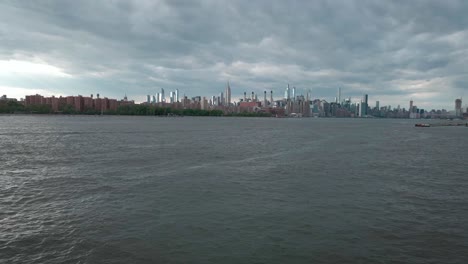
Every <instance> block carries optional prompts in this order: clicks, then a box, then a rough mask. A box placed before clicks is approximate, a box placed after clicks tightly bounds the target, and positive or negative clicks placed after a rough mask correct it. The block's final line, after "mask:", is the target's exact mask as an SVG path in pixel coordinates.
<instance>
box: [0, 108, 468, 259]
mask: <svg viewBox="0 0 468 264" xmlns="http://www.w3.org/2000/svg"><path fill="white" fill-rule="evenodd" d="M467 150H468V128H465V127H433V128H416V127H414V121H410V120H374V119H373V120H363V119H312V118H309V119H307V118H304V119H275V118H215V117H198V118H196V117H183V118H161V117H119V116H0V263H468V170H467V169H468V159H467Z"/></svg>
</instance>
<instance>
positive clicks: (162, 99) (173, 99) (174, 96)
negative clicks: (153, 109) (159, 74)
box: [146, 88, 179, 104]
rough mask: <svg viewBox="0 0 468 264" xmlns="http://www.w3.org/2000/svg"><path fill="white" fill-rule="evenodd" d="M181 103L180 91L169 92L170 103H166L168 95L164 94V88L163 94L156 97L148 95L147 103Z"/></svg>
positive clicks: (160, 93) (162, 89)
mask: <svg viewBox="0 0 468 264" xmlns="http://www.w3.org/2000/svg"><path fill="white" fill-rule="evenodd" d="M178 102H179V89H175V91H171V92H169V101H166V95H165V93H164V88H161V92H159V93H156V95H153V96H151V95H147V96H146V103H147V104H158V103H171V104H172V103H178Z"/></svg>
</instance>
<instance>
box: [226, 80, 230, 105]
mask: <svg viewBox="0 0 468 264" xmlns="http://www.w3.org/2000/svg"><path fill="white" fill-rule="evenodd" d="M225 105H226V106H229V105H231V86H230V85H229V82H228V83H227V87H226V102H225Z"/></svg>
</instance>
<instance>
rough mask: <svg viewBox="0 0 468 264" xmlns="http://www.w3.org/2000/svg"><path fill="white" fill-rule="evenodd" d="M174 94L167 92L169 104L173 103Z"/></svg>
mask: <svg viewBox="0 0 468 264" xmlns="http://www.w3.org/2000/svg"><path fill="white" fill-rule="evenodd" d="M174 97H175V96H174V92H169V102H170V103H171V104H172V103H174Z"/></svg>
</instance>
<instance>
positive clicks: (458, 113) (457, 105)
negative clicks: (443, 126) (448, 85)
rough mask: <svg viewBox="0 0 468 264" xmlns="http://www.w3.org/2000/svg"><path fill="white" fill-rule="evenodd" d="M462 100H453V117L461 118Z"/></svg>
mask: <svg viewBox="0 0 468 264" xmlns="http://www.w3.org/2000/svg"><path fill="white" fill-rule="evenodd" d="M462 114H463V113H462V99H456V100H455V116H457V117H461V116H462Z"/></svg>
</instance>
